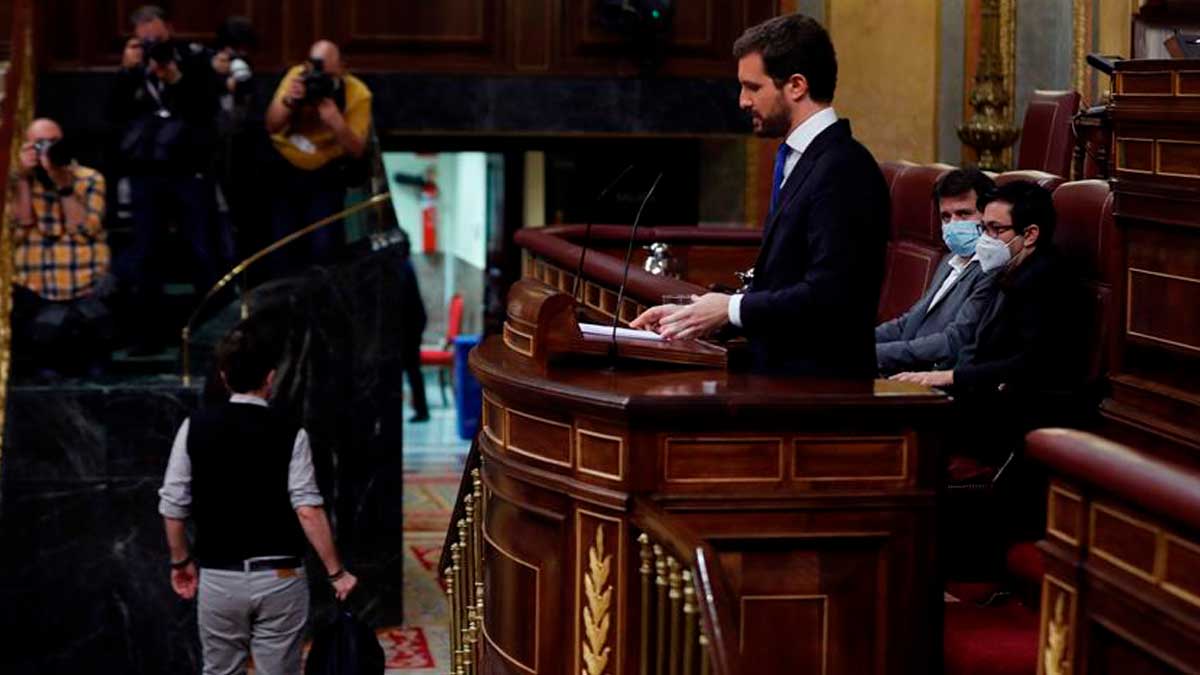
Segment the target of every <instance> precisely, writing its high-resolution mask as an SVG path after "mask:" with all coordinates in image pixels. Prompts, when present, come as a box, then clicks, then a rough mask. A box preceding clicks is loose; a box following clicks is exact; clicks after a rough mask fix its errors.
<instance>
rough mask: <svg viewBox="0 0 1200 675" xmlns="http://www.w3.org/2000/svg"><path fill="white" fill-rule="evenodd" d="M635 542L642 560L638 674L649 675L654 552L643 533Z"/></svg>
mask: <svg viewBox="0 0 1200 675" xmlns="http://www.w3.org/2000/svg"><path fill="white" fill-rule="evenodd" d="M637 540H638V545H639V546H640V548H641V551H640V553H639V556H640V557H641V560H642V565H641V567H639V568H638V574H639V575H640V576H641V578H642V620H641V625H642V639H641V659H640V660H639V661H638V663H640V664H641V669H640V670H639V671H638V672H639V673H640V674H641V675H650V639H651V638H650V606H651V600H652V598H653V596H652V595H651V589H652V588H653V587H654V584H653V583H652V581H651V578H650V575H651V573H652V572H653V571H654V570H653V567H652V565H653V564H654V552H653V551H651V550H650V537H648V536H646V533H645V532H643V533H641V534H640V535H638V538H637Z"/></svg>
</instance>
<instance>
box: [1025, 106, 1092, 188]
mask: <svg viewBox="0 0 1200 675" xmlns="http://www.w3.org/2000/svg"><path fill="white" fill-rule="evenodd" d="M1079 98H1080V97H1079V92H1077V91H1043V90H1041V89H1038V90H1036V91H1034V92H1033V96H1032V97H1031V98H1030V99H1029V103H1028V105H1026V107H1025V119H1024V121H1023V123H1022V129H1021V142H1020V145H1019V146H1018V147H1017V168H1018V169H1036V170H1038V171H1045V172H1047V173H1052V174H1054V175H1056V176H1062V177H1063V178H1068V177H1070V175H1071V160H1072V159H1073V158H1074V156H1075V128H1074V125H1073V121H1074V118H1075V113H1076V112H1078V111H1079Z"/></svg>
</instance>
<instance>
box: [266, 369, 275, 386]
mask: <svg viewBox="0 0 1200 675" xmlns="http://www.w3.org/2000/svg"><path fill="white" fill-rule="evenodd" d="M275 370H276V369H275V368H272V369H271V370H269V371H267V391H272V390H273V389H274V388H275Z"/></svg>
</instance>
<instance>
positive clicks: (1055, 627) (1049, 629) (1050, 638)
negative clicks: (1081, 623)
mask: <svg viewBox="0 0 1200 675" xmlns="http://www.w3.org/2000/svg"><path fill="white" fill-rule="evenodd" d="M1066 599H1067V596H1066V595H1065V594H1063V593H1059V594H1058V599H1057V600H1055V601H1054V614H1053V616H1051V617H1050V619H1049V622H1048V623H1047V624H1046V650H1045V651H1044V652H1043V653H1042V667H1043V668H1044V670H1045V675H1067V673H1069V672H1071V664H1070V663H1067V662H1066V659H1067V639H1068V638H1069V637H1070V633H1071V627H1070V626H1069V625H1068V624H1067V622H1066V619H1065V618H1064V614H1065V612H1066V610H1065V603H1066Z"/></svg>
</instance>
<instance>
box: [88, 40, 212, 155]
mask: <svg viewBox="0 0 1200 675" xmlns="http://www.w3.org/2000/svg"><path fill="white" fill-rule="evenodd" d="M177 52H178V54H179V57H180V58H179V61H178V64H179V70H180V72H181V73H182V74H183V77H182V78H180V79H179V81H177V82H176V83H175V84H167V85H163V86H162V89H161V91H158V89H157V87H155V91H156V92H157V93H158V95H157V97H156V96H155V95H154V93H151V89H150V88H151V87H153V86H154V80H153V78H149V77H148V75H147V73H146V71H145V69H144V68H142V67H137V68H132V69H121V70H120V71H118V72H117V77H116V83H115V85H114V87H113V91H112V99H111V101H110V104H109V116H110V118H111V120H112V125H113V129H114V130H115V132H116V133H117V134H118V139H117V150H118V156H119V157H120V158H121V160H122V161H123V162H124V163H125V166H124V167H122V170H123V172H126V173H128V174H130V175H138V174H146V175H150V174H163V173H171V174H193V173H206V172H208V171H210V169H211V166H212V157H213V148H214V144H215V142H216V130H215V125H216V113H217V106H218V100H219V96H220V92H221V83H220V81H219V79H218V78H217V77H216V75H215V74H214V73H213V70H212V66H211V64H210V63H209V62H208V60H207V57H205V56H204V55H203V54H202V53H201V52H199V51H197V50H196V48H195V47H193V46H189V45H178V47H177ZM160 111H166V114H165V115H164V114H161V113H160Z"/></svg>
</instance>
